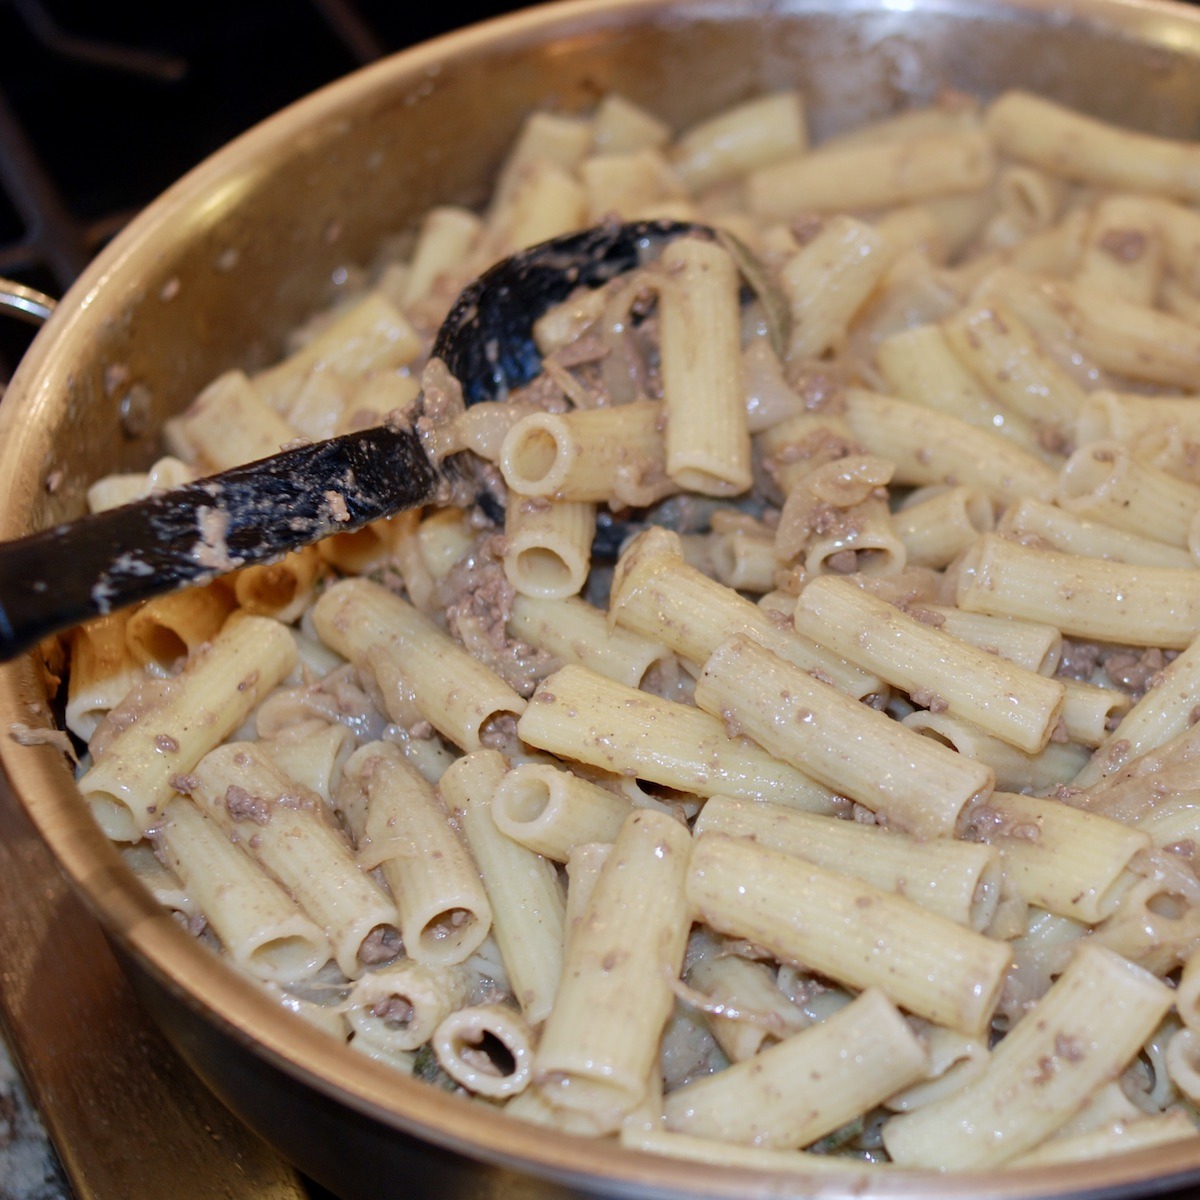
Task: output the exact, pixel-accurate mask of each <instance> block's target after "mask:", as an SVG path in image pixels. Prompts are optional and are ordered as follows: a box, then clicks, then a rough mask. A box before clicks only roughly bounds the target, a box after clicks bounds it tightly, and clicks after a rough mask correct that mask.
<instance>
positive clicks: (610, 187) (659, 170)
mask: <svg viewBox="0 0 1200 1200" xmlns="http://www.w3.org/2000/svg"><path fill="white" fill-rule="evenodd" d="M579 176H580V178H581V179H582V180H583V186H584V189H585V190H586V192H587V208H588V221H589V222H590V223H595V224H599V223H600V222H601V221H603V220H605V219H607V218H611V217H613V216H616V217H618V218H620V219H621V220H625V221H630V220H635V219H636V218H637V217H638V216H640V215H642V214H643V213H645V212H647V211H648V210H649V209H650V208H651V207H652V206H653V205H656V204H659V203H661V202H663V201H679V200H682V199H683V198H684V191H683V189H682V188H681V187H680V184H679V180H678V178H676V177H675V175H674V174H673V173H672V171H671V168H670V166H669V165H668V163H667V160H666V159H665V158H664V157H663V154H662V152H661V151H660V150H657V149H650V148H648V147H642V148H641V149H639V150H634V151H631V152H629V153H626V154H597V155H593V156H591V157H588V158H585V159H584V160H583V162H582V163H580V165H579Z"/></svg>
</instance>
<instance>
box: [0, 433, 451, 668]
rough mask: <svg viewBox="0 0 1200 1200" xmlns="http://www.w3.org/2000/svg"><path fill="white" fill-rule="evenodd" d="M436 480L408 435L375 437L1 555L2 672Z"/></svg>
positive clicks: (198, 488)
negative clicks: (88, 623) (97, 624)
mask: <svg viewBox="0 0 1200 1200" xmlns="http://www.w3.org/2000/svg"><path fill="white" fill-rule="evenodd" d="M444 469H445V464H443V471H444ZM441 479H442V475H441V474H440V473H439V472H438V470H437V469H436V468H435V467H434V466H433V465H432V464H431V463H430V461H429V458H428V457H427V455H426V452H425V450H424V448H423V447H422V445H421V442H420V440H419V438H418V437H417V435H416V433H414V432H413V431H412V430H409V429H393V428H391V427H388V426H377V427H375V428H372V429H366V430H362V431H360V432H357V433H349V434H344V435H342V436H341V437H336V438H332V439H330V440H328V441H322V442H314V443H311V444H307V445H302V446H298V447H296V448H294V449H291V450H285V451H283V452H282V453H280V454H276V455H273V456H272V457H270V458H265V459H261V460H259V461H258V462H254V463H248V464H246V465H245V466H243V467H236V468H234V469H233V470H231V471H225V472H223V473H222V474H221V475H219V476H213V477H212V478H210V479H201V480H198V481H197V482H195V483H190V484H187V485H186V486H184V487H181V488H176V489H173V490H172V491H168V492H160V493H157V494H155V495H151V496H148V497H146V498H145V499H144V500H138V501H136V502H135V503H133V504H126V505H123V506H122V507H120V508H113V509H109V510H107V511H105V512H101V513H97V514H95V515H94V516H90V517H84V518H83V519H82V520H78V521H73V522H71V523H70V524H66V525H58V526H55V527H54V528H52V529H47V530H45V531H44V532H42V533H36V534H33V535H31V536H30V537H26V538H21V539H20V540H18V541H14V542H8V543H5V544H0V661H7V660H8V659H11V658H13V657H15V656H16V655H17V654H19V653H21V651H22V650H26V649H28V648H29V647H30V646H32V645H33V644H34V643H36V642H37V641H39V640H40V639H41V638H43V637H45V636H46V635H47V634H49V633H53V632H54V631H55V630H58V629H63V628H65V627H66V626H68V625H72V624H75V623H76V622H78V621H83V620H86V619H87V618H89V617H94V616H98V615H100V614H102V613H107V612H111V611H113V610H114V609H118V608H122V607H123V606H124V605H126V604H132V603H134V602H135V601H138V600H145V599H148V598H149V597H151V596H159V595H162V594H163V593H165V592H171V591H174V590H176V589H177V588H179V587H182V586H185V585H187V584H198V583H206V582H208V581H209V580H210V579H213V578H214V577H216V576H217V575H221V574H225V573H226V572H228V571H230V570H233V569H235V568H237V567H242V566H251V565H253V564H255V563H262V562H266V561H269V560H271V559H274V558H278V557H279V556H281V555H283V554H286V553H287V552H288V551H289V550H295V549H297V548H298V547H300V546H305V545H308V544H309V543H310V542H315V541H317V540H318V539H320V538H323V537H327V536H328V535H329V534H332V533H349V532H352V531H353V530H355V529H360V528H361V527H362V526H363V525H366V524H367V523H368V522H370V521H374V520H376V519H377V518H380V517H386V516H390V515H391V514H392V513H395V512H399V511H400V510H401V509H405V508H412V507H414V506H416V505H418V504H422V503H424V502H426V501H428V500H430V499H431V498H432V497H433V496H434V493H435V491H436V490H437V488H438V486H439V484H440V482H441Z"/></svg>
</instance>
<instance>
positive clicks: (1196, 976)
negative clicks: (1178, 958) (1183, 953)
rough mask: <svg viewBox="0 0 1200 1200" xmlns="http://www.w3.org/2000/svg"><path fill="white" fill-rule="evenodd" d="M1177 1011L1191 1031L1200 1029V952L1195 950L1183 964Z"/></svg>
mask: <svg viewBox="0 0 1200 1200" xmlns="http://www.w3.org/2000/svg"><path fill="white" fill-rule="evenodd" d="M1175 1011H1176V1012H1177V1013H1179V1019H1180V1020H1181V1021H1182V1022H1183V1023H1184V1025H1186V1026H1187V1027H1188V1028H1189V1029H1200V950H1193V951H1192V953H1191V954H1189V955H1188V957H1187V959H1186V960H1185V962H1184V964H1183V971H1182V972H1181V973H1180V976H1179V983H1178V984H1177V986H1176V988H1175Z"/></svg>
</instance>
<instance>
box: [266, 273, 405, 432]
mask: <svg viewBox="0 0 1200 1200" xmlns="http://www.w3.org/2000/svg"><path fill="white" fill-rule="evenodd" d="M420 352H421V339H420V338H419V337H418V336H417V334H416V331H415V330H414V329H413V327H412V326H411V325H410V324H409V322H408V320H407V319H406V318H405V317H404V315H403V314H402V313H401V312H400V311H399V309H397V308H396V307H395V306H394V305H393V304H391V303H390V302H389V301H388V300H387V299H386V298H385V297H384V296H383V295H382V294H380V293H379V292H368V293H367V294H366V295H365V296H363V297H362V299H361V300H358V301H357V302H356V303H354V304H353V305H351V306H350V307H349V308H347V309H346V310H345V311H344V312H342V313H341V314H340V315H339V316H338V317H337V318H336V319H335V320H334V321H332V322H331V323H330V324H329V325H328V326H326V327H325V328H324V329H323V330H322V331H321V332H320V333H319V334H317V335H316V336H315V337H314V338H312V339H311V340H310V341H309V342H308V343H307V344H306V345H304V346H303V347H302V348H301V349H299V350H297V351H296V352H295V353H293V354H290V355H288V357H287V358H285V359H284V360H283V361H282V362H280V363H278V364H276V365H275V366H273V367H267V368H266V370H263V371H259V372H258V373H257V374H256V375H255V376H253V378H252V380H251V382H252V383H253V385H254V388H255V390H256V391H257V392H258V394H259V395H261V396H262V397H263V398H264V399H265V400H266V401H267V403H268V404H270V405H271V407H272V408H274V409H275V410H276V411H278V412H281V413H284V414H285V415H286V414H287V412H288V411H289V409H290V408H291V406H292V405H293V404H294V403H295V401H296V399H297V397H298V396H299V395H300V391H301V388H302V387H303V386H304V383H305V380H306V379H307V378H308V376H309V375H310V374H311V373H312V372H313V371H315V370H317V369H319V370H320V371H321V372H322V373H323V374H324V375H326V376H328V377H330V378H334V379H354V378H357V377H360V376H363V375H367V374H369V373H370V372H372V371H383V370H387V369H389V368H392V367H402V366H405V365H406V364H408V363H410V362H412V361H413V360H414V359H415V358H416V357H417V355H418V354H420Z"/></svg>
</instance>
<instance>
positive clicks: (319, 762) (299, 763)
mask: <svg viewBox="0 0 1200 1200" xmlns="http://www.w3.org/2000/svg"><path fill="white" fill-rule="evenodd" d="M259 745H260V746H262V748H263V749H264V750H265V751H266V752H267V754H268V755H269V756H270V759H271V761H272V762H273V763H274V764H275V765H276V766H277V767H278V768H279V769H280V770H281V771H282V772H283V773H284V774H285V775H286V776H287V777H288V778H289V779H294V780H295V781H296V782H297V783H302V784H304V786H305V787H306V788H308V789H309V790H310V791H314V792H316V793H317V795H318V796H320V797H321V799H322V800H324V801H325V803H326V804H330V805H331V804H332V803H333V792H334V790H335V788H336V783H337V781H338V780H340V778H341V773H342V768H343V766H345V763H346V760H347V759H348V758H349V757H350V755H351V754H352V753H353V752H354V749H355V740H354V734H353V733H351V732H350V730H349V729H348V728H347V727H346V726H345V725H342V724H340V723H334V724H330V723H329V722H327V721H322V720H320V719H319V718H318V719H314V720H309V721H303V722H301V723H300V724H297V725H289V726H287V727H286V728H285V729H281V730H279V731H278V732H277V733H275V734H274V735H272V736H271V737H263V736H262V734H261V732H260V734H259Z"/></svg>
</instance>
